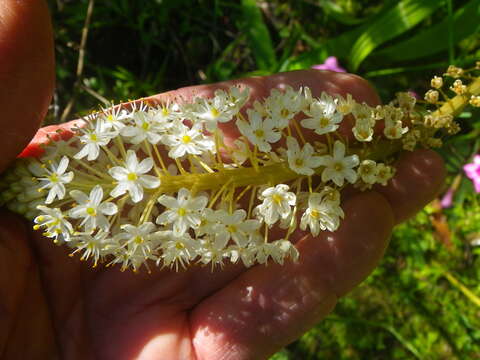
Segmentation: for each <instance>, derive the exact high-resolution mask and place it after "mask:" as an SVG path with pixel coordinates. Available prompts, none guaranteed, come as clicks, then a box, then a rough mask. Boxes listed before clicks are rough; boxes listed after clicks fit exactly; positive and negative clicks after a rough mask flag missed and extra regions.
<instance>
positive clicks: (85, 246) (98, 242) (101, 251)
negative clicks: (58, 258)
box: [72, 231, 111, 267]
mask: <svg viewBox="0 0 480 360" xmlns="http://www.w3.org/2000/svg"><path fill="white" fill-rule="evenodd" d="M72 242H73V243H74V246H75V247H76V249H75V251H74V252H73V253H72V255H73V254H75V253H77V252H79V251H82V250H83V254H82V256H81V257H80V260H88V259H89V258H93V267H96V266H97V263H98V261H99V260H101V259H102V257H103V256H105V255H106V253H107V252H106V251H105V248H106V247H107V246H108V245H110V244H111V239H110V233H108V232H103V231H99V232H97V233H96V234H95V235H92V234H79V235H76V236H73V237H72Z"/></svg>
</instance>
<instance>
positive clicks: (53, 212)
mask: <svg viewBox="0 0 480 360" xmlns="http://www.w3.org/2000/svg"><path fill="white" fill-rule="evenodd" d="M37 209H38V210H40V211H41V212H42V213H43V214H42V215H39V216H37V217H36V218H35V219H34V220H33V222H34V223H35V224H36V225H35V226H34V227H33V229H34V230H38V229H40V228H41V227H45V228H46V229H45V232H44V233H43V235H44V236H46V237H49V238H54V239H55V241H58V240H61V241H70V235H71V234H72V233H73V227H72V224H70V223H69V222H68V220H67V219H66V218H65V215H64V214H63V212H62V211H61V210H60V209H58V208H54V209H51V208H49V207H46V206H43V205H39V206H37Z"/></svg>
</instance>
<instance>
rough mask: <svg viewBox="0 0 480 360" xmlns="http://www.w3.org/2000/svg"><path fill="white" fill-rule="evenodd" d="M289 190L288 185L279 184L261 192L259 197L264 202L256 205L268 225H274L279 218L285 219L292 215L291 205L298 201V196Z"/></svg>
mask: <svg viewBox="0 0 480 360" xmlns="http://www.w3.org/2000/svg"><path fill="white" fill-rule="evenodd" d="M288 190H289V187H288V185H285V184H278V185H277V186H275V187H269V188H267V189H265V190H264V191H263V192H262V193H261V194H260V196H259V199H260V200H263V202H262V203H261V204H260V205H258V206H257V207H256V211H257V212H258V214H260V215H261V216H262V217H263V220H264V221H265V223H266V224H267V225H272V224H274V223H276V222H277V221H278V219H279V218H282V219H285V218H287V217H288V216H289V215H290V212H291V211H292V208H291V206H294V205H295V203H296V196H295V194H294V193H292V192H288Z"/></svg>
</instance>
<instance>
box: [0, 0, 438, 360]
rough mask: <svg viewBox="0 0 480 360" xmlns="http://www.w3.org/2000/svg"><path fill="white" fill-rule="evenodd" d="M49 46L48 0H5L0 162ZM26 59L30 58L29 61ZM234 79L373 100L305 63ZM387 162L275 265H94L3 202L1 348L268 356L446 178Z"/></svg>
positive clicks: (27, 352)
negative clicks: (389, 167)
mask: <svg viewBox="0 0 480 360" xmlns="http://www.w3.org/2000/svg"><path fill="white" fill-rule="evenodd" d="M12 44H15V46H13V45H12ZM51 49H52V39H51V32H50V24H49V17H48V13H47V11H46V7H45V4H43V3H42V2H40V1H38V0H30V1H26V0H25V1H23V2H20V1H16V0H3V2H2V3H1V5H0V83H2V84H9V87H10V88H12V90H11V91H10V90H6V89H5V86H3V85H2V87H1V88H0V115H1V116H0V119H1V121H2V123H1V126H2V134H3V135H4V138H5V137H8V138H9V139H2V143H1V144H0V146H1V147H2V150H3V155H4V156H3V157H2V160H1V161H2V162H1V163H0V164H1V166H6V164H8V163H9V162H11V161H12V160H13V159H14V158H15V156H16V154H17V153H18V152H19V151H20V150H21V149H22V148H23V147H24V146H25V145H26V144H27V143H28V141H29V139H30V137H31V136H32V135H33V134H34V133H35V131H36V129H37V127H38V126H39V124H40V119H42V118H43V116H44V114H45V112H46V108H47V105H48V102H49V99H50V97H51V94H52V88H53V71H54V67H53V56H52V55H51V54H52V51H51ZM26 54H33V55H35V56H33V55H32V56H31V57H26ZM30 58H32V59H36V60H35V61H34V62H33V63H30V61H31V60H30ZM5 69H8V71H4V70H5ZM39 69H41V70H42V71H39ZM238 82H240V83H243V84H246V85H248V86H249V87H251V89H252V96H253V97H258V98H261V97H263V96H265V95H266V94H268V92H269V90H270V89H271V88H274V87H281V86H284V85H286V84H288V85H291V86H293V87H298V86H300V85H303V86H309V87H310V88H311V89H312V91H313V93H314V94H315V95H317V96H318V95H319V94H320V92H321V91H328V92H330V93H346V92H349V93H351V94H352V95H353V96H354V97H355V98H356V99H357V101H366V102H368V103H370V104H371V105H373V104H376V103H378V97H377V95H376V93H375V92H374V90H373V89H372V88H371V87H370V86H369V85H368V83H367V82H365V81H364V80H362V79H361V78H359V77H356V76H354V75H348V74H335V73H331V72H326V71H316V70H306V71H297V72H290V73H282V74H277V75H274V76H271V77H264V78H253V79H243V80H237V81H235V83H238ZM232 83H233V82H226V83H221V84H213V85H202V86H197V87H188V88H184V89H179V90H176V91H174V92H169V93H166V94H160V95H156V96H154V99H157V100H165V99H167V98H169V99H174V98H175V99H184V100H185V99H186V100H188V99H189V98H191V97H192V96H195V95H202V96H208V95H211V94H212V93H213V90H214V89H215V88H218V87H225V86H229V85H231V84H232ZM26 101H28V104H29V106H28V109H25V108H26V106H24V105H25V103H26ZM5 119H15V121H7V120H5ZM222 131H224V134H225V137H226V138H230V139H231V138H233V137H235V135H236V133H235V131H234V129H233V128H232V127H231V126H230V125H226V126H224V127H222ZM10 137H11V138H10ZM397 169H398V170H397V174H396V176H395V178H394V179H393V180H392V181H391V182H390V183H389V185H388V186H386V187H379V188H376V189H375V191H367V192H364V193H360V194H356V193H351V194H350V195H349V196H347V197H346V199H345V201H344V203H343V204H342V206H343V208H344V210H345V213H346V217H345V219H344V221H343V223H342V225H341V227H340V228H339V230H338V231H336V232H335V233H330V232H323V233H321V234H320V235H319V236H318V237H315V238H314V237H312V236H311V235H308V234H306V233H303V232H301V231H297V232H295V233H294V234H293V236H292V240H294V241H296V246H297V248H298V250H299V252H300V260H299V262H298V263H290V262H289V263H287V264H285V265H283V266H280V265H276V264H269V265H268V266H255V267H252V268H250V269H245V268H244V267H243V266H241V265H231V266H226V267H225V268H224V269H223V270H222V271H220V270H216V271H214V272H212V271H211V270H210V268H209V267H192V268H189V269H188V270H186V271H180V272H178V273H176V272H171V271H168V270H159V269H156V268H155V269H153V271H152V274H147V273H146V272H140V273H138V274H133V273H131V272H123V273H122V272H120V271H119V269H118V267H112V268H103V267H99V268H95V269H93V268H91V267H90V266H89V264H86V263H82V262H80V261H78V259H77V258H70V257H68V256H67V255H68V250H67V249H66V248H64V247H57V246H55V245H53V244H52V242H51V241H50V240H48V239H45V238H42V237H41V236H39V235H38V234H34V233H33V232H31V231H30V230H28V224H26V223H25V222H24V221H23V220H22V219H21V218H19V217H17V216H16V215H13V214H11V213H9V212H7V211H2V212H1V215H0V358H2V359H5V360H16V359H50V358H55V357H56V358H59V359H69V360H70V359H74V360H76V359H82V360H84V359H99V360H110V359H115V360H117V359H118V360H124V359H125V360H126V359H142V360H145V359H148V360H150V359H162V360H163V359H172V360H175V359H198V360H200V359H208V360H216V359H222V360H227V359H228V360H230V359H231V360H243V359H264V358H268V356H269V355H271V354H272V353H274V352H275V351H277V350H279V349H280V348H281V347H282V346H285V345H286V344H288V343H290V342H291V341H293V340H295V339H296V338H298V337H299V336H301V335H302V333H303V332H305V331H306V330H308V329H309V328H310V327H312V326H314V325H315V324H316V323H318V322H319V321H320V320H321V319H322V318H323V317H324V316H326V315H327V314H328V313H329V312H330V311H332V309H333V308H334V306H335V304H336V302H337V300H338V298H339V297H341V296H343V295H345V294H346V293H348V292H349V291H350V290H351V289H352V288H353V287H355V286H356V285H357V284H358V283H360V282H361V281H362V280H363V279H365V277H366V276H368V274H369V273H370V272H371V271H372V270H373V269H374V268H375V266H376V265H377V264H378V262H379V261H380V259H381V257H382V256H383V254H384V252H385V249H386V247H387V245H388V240H389V237H390V234H391V231H392V228H393V226H394V225H395V224H396V223H398V222H399V221H403V220H405V219H406V218H408V217H410V216H411V215H413V214H414V213H415V212H416V211H418V210H419V209H420V208H421V207H422V206H424V205H425V204H426V203H427V202H428V201H430V200H431V199H432V198H433V197H434V196H435V195H436V193H437V192H438V190H439V188H440V186H441V184H442V182H443V180H444V176H445V170H444V167H443V163H442V161H441V159H440V157H439V156H438V155H436V154H435V153H434V152H432V151H429V150H418V151H415V152H413V153H406V154H404V155H403V156H402V157H401V159H400V160H399V162H398V164H397Z"/></svg>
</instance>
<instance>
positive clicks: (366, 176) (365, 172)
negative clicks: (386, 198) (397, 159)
mask: <svg viewBox="0 0 480 360" xmlns="http://www.w3.org/2000/svg"><path fill="white" fill-rule="evenodd" d="M357 172H358V175H359V176H360V178H361V179H362V181H363V182H364V183H366V184H375V183H376V182H377V163H376V162H375V161H373V160H368V159H367V160H363V161H362V162H361V164H360V166H359V167H358V169H357Z"/></svg>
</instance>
